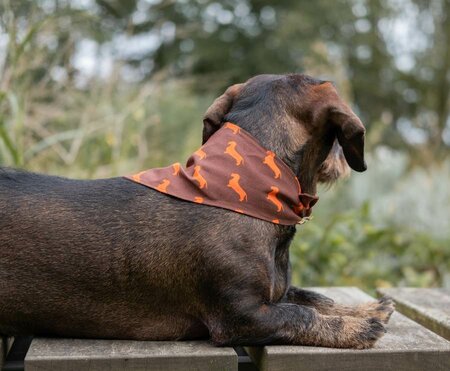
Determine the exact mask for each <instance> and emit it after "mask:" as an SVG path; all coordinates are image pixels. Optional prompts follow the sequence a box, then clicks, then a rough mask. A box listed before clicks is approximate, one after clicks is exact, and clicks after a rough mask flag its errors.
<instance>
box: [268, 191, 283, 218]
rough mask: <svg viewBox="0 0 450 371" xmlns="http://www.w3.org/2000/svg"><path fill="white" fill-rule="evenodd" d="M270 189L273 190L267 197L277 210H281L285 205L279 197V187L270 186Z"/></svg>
mask: <svg viewBox="0 0 450 371" xmlns="http://www.w3.org/2000/svg"><path fill="white" fill-rule="evenodd" d="M270 189H271V190H272V191H271V192H269V193H268V194H267V199H268V200H269V201H270V202H272V203H273V204H274V205H275V206H276V207H277V211H278V212H280V211H281V210H283V205H282V204H281V202H280V200H279V199H278V198H277V194H278V192H280V190H279V189H278V187H275V186H272V187H270Z"/></svg>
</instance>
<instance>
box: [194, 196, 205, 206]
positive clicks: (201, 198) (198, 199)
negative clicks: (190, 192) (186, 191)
mask: <svg viewBox="0 0 450 371" xmlns="http://www.w3.org/2000/svg"><path fill="white" fill-rule="evenodd" d="M203 201H204V200H203V197H195V198H194V202H197V203H198V204H202V203H203Z"/></svg>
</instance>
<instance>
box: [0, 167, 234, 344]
mask: <svg viewBox="0 0 450 371" xmlns="http://www.w3.org/2000/svg"><path fill="white" fill-rule="evenodd" d="M198 210H200V208H199V207H198V206H197V205H194V204H192V203H188V202H183V201H180V200H175V199H173V198H172V197H169V196H167V195H164V194H161V193H160V192H156V191H154V190H152V189H149V188H147V187H145V186H141V185H138V184H136V183H133V182H131V181H129V180H126V179H124V178H111V179H103V180H92V181H87V180H71V179H65V178H60V177H54V176H46V175H40V174H35V173H29V172H24V171H20V170H14V169H5V168H2V169H0V298H1V302H0V334H18V333H27V334H29V333H33V334H41V335H42V334H44V335H45V334H49V335H65V336H86V337H110V338H124V337H125V338H138V339H139V338H149V337H151V338H154V339H172V338H179V337H180V334H183V333H184V332H186V331H187V332H189V333H190V334H191V335H190V336H191V337H192V336H193V337H196V336H205V329H204V326H202V325H201V324H200V323H198V322H197V321H193V320H192V317H191V316H188V317H186V316H185V314H184V313H177V310H178V309H177V308H179V309H180V310H181V311H184V306H183V303H184V301H185V300H187V297H186V293H185V292H184V291H185V288H186V287H189V289H190V294H192V290H195V287H196V286H197V281H198V278H199V277H198V275H196V274H194V273H193V272H191V271H189V270H190V269H195V267H196V266H197V265H198V263H197V262H195V260H197V259H199V256H198V254H199V250H198V245H197V244H198V243H199V238H200V239H203V238H205V236H203V235H201V234H198V235H197V234H195V233H193V231H192V229H193V228H194V229H198V230H201V229H202V228H200V227H199V228H195V224H196V223H204V222H205V221H206V220H208V221H210V220H211V219H214V218H215V217H214V214H222V213H224V212H225V211H223V210H219V209H217V208H208V209H207V211H209V213H207V214H205V212H204V208H201V210H202V211H203V213H202V215H200V214H198ZM162 214H164V215H165V218H161V215H162ZM228 214H229V213H228ZM232 214H234V213H232ZM232 216H234V215H232ZM217 218H218V217H217ZM169 261H170V265H168V262H169ZM190 261H192V263H189V262H190ZM190 280H193V281H192V282H190V283H189V281H190ZM174 288H179V290H174ZM67 313H70V315H68V314H67ZM167 323H170V324H171V326H170V327H169V326H167ZM206 334H207V331H206Z"/></svg>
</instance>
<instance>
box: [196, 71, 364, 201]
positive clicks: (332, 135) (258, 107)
mask: <svg viewBox="0 0 450 371" xmlns="http://www.w3.org/2000/svg"><path fill="white" fill-rule="evenodd" d="M226 121H230V122H233V123H235V124H236V125H238V126H240V127H242V128H243V129H245V130H247V131H248V132H249V133H250V134H252V135H253V136H254V137H255V138H256V139H257V140H258V141H259V142H260V143H261V144H262V146H264V147H265V148H267V149H269V150H271V151H273V152H275V153H276V154H277V156H278V157H279V158H281V159H282V160H283V161H284V162H286V163H287V164H288V165H289V166H290V167H291V169H292V170H293V171H294V173H295V174H296V175H297V176H298V178H299V180H300V183H301V185H302V189H303V191H304V192H306V193H311V194H315V193H316V186H317V182H325V183H329V182H333V181H335V180H336V179H338V178H339V177H341V176H344V175H346V174H348V172H349V166H350V167H351V168H352V169H353V170H356V171H364V170H366V163H365V161H364V133H365V129H364V126H363V124H362V123H361V121H360V119H359V118H358V117H357V116H356V115H355V113H353V111H352V110H351V109H350V107H349V106H348V105H347V104H346V103H345V102H343V101H342V100H341V99H340V97H339V95H338V93H337V92H336V89H335V88H334V86H333V84H332V83H330V82H328V81H320V80H316V79H313V78H311V77H309V76H306V75H302V74H290V75H259V76H256V77H253V78H251V79H250V80H248V81H247V82H246V83H243V84H236V85H233V86H231V87H229V88H228V89H227V90H226V91H225V93H224V94H223V95H221V96H220V97H219V98H217V99H216V100H215V101H214V103H213V104H212V105H211V106H210V107H209V108H208V110H207V112H206V114H205V117H204V120H203V123H204V128H203V143H204V142H206V141H207V140H208V138H209V137H210V136H211V135H212V134H213V133H214V132H216V131H217V130H218V129H219V128H220V127H221V126H222V125H223V123H224V122H226Z"/></svg>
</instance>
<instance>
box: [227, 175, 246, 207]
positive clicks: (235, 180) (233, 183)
mask: <svg viewBox="0 0 450 371" xmlns="http://www.w3.org/2000/svg"><path fill="white" fill-rule="evenodd" d="M240 179H241V176H240V175H239V174H236V173H231V178H230V181H229V182H228V187H230V188H231V189H232V190H233V191H235V192H236V193H237V194H238V195H239V201H241V202H242V201H244V200H245V201H247V193H246V192H245V191H244V190H243V189H242V187H241V185H240V184H239V180H240Z"/></svg>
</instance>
